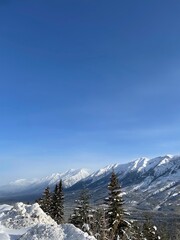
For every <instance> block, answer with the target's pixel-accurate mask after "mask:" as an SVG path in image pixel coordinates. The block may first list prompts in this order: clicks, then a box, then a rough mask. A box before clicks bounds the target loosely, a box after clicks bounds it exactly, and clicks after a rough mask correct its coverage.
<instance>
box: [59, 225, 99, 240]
mask: <svg viewBox="0 0 180 240" xmlns="http://www.w3.org/2000/svg"><path fill="white" fill-rule="evenodd" d="M61 227H62V229H63V230H64V233H65V234H66V235H65V238H64V240H80V239H81V240H96V238H94V237H93V236H89V235H88V233H84V232H83V231H81V230H80V229H79V228H76V227H75V226H74V225H73V224H62V225H61Z"/></svg>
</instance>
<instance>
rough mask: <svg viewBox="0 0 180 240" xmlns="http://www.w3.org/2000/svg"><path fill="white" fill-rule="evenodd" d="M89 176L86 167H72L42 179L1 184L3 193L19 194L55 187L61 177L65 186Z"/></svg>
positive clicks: (0, 189) (0, 187) (0, 191)
mask: <svg viewBox="0 0 180 240" xmlns="http://www.w3.org/2000/svg"><path fill="white" fill-rule="evenodd" d="M87 176H89V172H88V171H87V170H86V169H76V170H74V169H70V170H68V171H66V172H65V173H53V174H52V175H50V176H47V177H44V178H41V179H33V180H26V179H19V180H16V181H14V182H11V183H9V184H8V185H5V186H0V193H1V195H2V196H3V195H7V194H8V193H11V194H18V193H20V192H22V193H24V192H30V191H31V192H32V193H33V192H38V193H40V192H42V191H43V190H44V188H45V187H47V186H49V187H54V185H55V184H56V183H58V182H59V181H60V180H61V179H62V181H63V186H64V188H68V187H71V186H72V185H73V184H75V183H76V182H78V181H80V180H82V179H84V178H86V177H87Z"/></svg>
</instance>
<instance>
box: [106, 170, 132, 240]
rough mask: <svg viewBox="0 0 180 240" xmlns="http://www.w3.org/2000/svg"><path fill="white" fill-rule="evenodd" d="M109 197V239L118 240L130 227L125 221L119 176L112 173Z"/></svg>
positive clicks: (107, 200)
mask: <svg viewBox="0 0 180 240" xmlns="http://www.w3.org/2000/svg"><path fill="white" fill-rule="evenodd" d="M108 190H109V197H108V198H107V199H106V202H107V205H108V206H107V218H108V226H109V238H110V239H113V240H116V239H118V238H119V237H120V238H122V236H123V235H124V230H125V228H126V227H127V226H128V224H127V222H126V221H125V220H124V219H123V217H124V210H123V203H124V201H123V199H122V193H121V187H120V184H119V181H118V177H117V175H116V174H115V173H114V171H113V172H112V175H111V178H110V183H109V185H108Z"/></svg>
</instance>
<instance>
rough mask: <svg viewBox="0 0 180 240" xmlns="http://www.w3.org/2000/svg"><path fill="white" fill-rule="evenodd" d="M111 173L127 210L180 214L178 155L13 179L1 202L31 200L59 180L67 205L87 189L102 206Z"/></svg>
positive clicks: (0, 193)
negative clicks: (95, 169) (118, 185)
mask: <svg viewBox="0 0 180 240" xmlns="http://www.w3.org/2000/svg"><path fill="white" fill-rule="evenodd" d="M112 171H114V172H115V173H116V174H117V176H118V178H119V181H120V184H121V186H122V191H123V197H124V200H125V204H126V205H127V206H129V208H133V209H134V208H135V209H137V208H138V209H141V210H148V209H149V210H154V211H160V210H163V211H173V212H176V213H180V212H179V208H180V207H179V206H180V197H179V195H180V156H171V155H166V156H161V157H156V158H153V159H148V158H145V157H143V158H139V159H136V160H135V161H132V162H129V163H125V164H112V165H109V166H106V167H105V168H102V169H99V170H98V171H95V172H93V173H89V172H88V171H87V170H85V169H79V170H69V171H67V172H65V173H57V174H52V175H51V176H48V177H45V178H42V179H38V180H37V179H36V180H32V181H27V180H25V179H20V180H16V181H15V182H12V183H9V184H8V185H6V186H1V187H0V201H1V202H3V201H17V200H18V201H19V200H21V201H23V200H28V201H31V200H34V199H36V198H37V197H38V196H40V195H41V194H42V192H43V190H44V188H45V187H47V186H49V187H50V188H51V189H53V187H54V185H55V184H56V183H57V182H58V181H59V180H60V179H62V180H63V185H64V191H65V197H66V199H67V201H69V203H70V205H72V201H74V199H75V198H76V197H78V194H79V192H80V191H81V190H82V188H88V189H89V191H90V194H91V196H92V199H93V203H96V204H101V203H103V201H104V198H105V197H106V196H107V194H108V191H107V185H108V182H109V179H110V176H111V173H112Z"/></svg>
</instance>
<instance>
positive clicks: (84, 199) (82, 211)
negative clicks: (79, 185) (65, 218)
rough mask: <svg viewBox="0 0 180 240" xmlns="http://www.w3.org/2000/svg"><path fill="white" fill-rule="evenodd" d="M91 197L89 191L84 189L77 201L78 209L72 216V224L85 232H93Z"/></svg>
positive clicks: (76, 208)
mask: <svg viewBox="0 0 180 240" xmlns="http://www.w3.org/2000/svg"><path fill="white" fill-rule="evenodd" d="M89 200H90V195H89V192H88V190H86V189H83V190H82V192H81V193H80V196H79V199H78V200H76V201H75V202H76V207H75V209H74V212H73V214H72V215H71V216H70V222H71V223H72V224H74V225H75V226H76V227H78V228H80V229H81V230H83V231H84V232H88V233H89V234H91V235H92V232H91V226H90V225H91V219H92V218H93V216H92V212H91V208H90V203H89Z"/></svg>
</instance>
